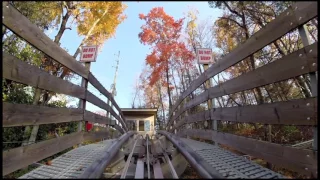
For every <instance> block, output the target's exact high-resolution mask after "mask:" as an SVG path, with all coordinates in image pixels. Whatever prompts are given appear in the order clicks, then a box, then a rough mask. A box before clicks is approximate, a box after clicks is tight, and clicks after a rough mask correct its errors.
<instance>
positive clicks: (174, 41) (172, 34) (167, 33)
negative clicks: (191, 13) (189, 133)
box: [139, 7, 193, 109]
mask: <svg viewBox="0 0 320 180" xmlns="http://www.w3.org/2000/svg"><path fill="white" fill-rule="evenodd" d="M139 18H140V19H142V20H144V21H145V22H146V24H145V25H143V26H142V27H141V29H142V32H140V33H139V38H140V42H141V43H143V44H144V45H150V46H152V52H151V54H149V55H148V56H147V57H146V64H147V65H149V66H150V68H151V69H152V72H151V76H150V77H149V82H150V85H154V84H155V83H156V82H158V81H160V83H161V85H162V86H165V87H167V94H168V99H169V109H170V108H171V106H172V99H171V98H172V97H171V90H172V86H171V82H170V79H169V78H170V77H169V72H170V65H172V63H173V61H177V60H178V59H179V60H181V61H183V62H184V63H185V64H190V62H191V60H192V59H193V55H192V53H191V52H190V51H189V50H188V49H187V48H186V46H185V44H184V43H183V42H179V41H178V39H179V37H180V33H181V29H182V24H183V19H178V20H174V18H173V17H171V16H169V15H168V14H166V13H165V11H164V10H163V8H162V7H156V8H153V9H151V11H150V12H149V13H148V14H147V15H144V14H139ZM164 77H165V78H164Z"/></svg>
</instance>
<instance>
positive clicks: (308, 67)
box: [172, 43, 318, 120]
mask: <svg viewBox="0 0 320 180" xmlns="http://www.w3.org/2000/svg"><path fill="white" fill-rule="evenodd" d="M317 49H318V43H314V44H312V45H310V46H306V47H304V48H302V49H300V50H298V51H296V52H293V53H291V54H289V55H287V56H284V57H283V58H281V59H278V60H276V61H274V62H271V63H269V64H267V65H264V66H262V67H260V68H258V69H256V70H254V71H250V72H248V73H246V74H243V75H241V76H238V77H236V78H234V79H231V80H228V81H226V82H224V83H222V84H219V85H217V86H215V87H212V88H210V89H208V90H206V91H205V92H203V93H201V94H200V95H198V96H196V97H195V98H194V99H192V100H191V101H189V102H188V103H186V104H185V105H184V106H183V107H182V108H180V110H179V111H178V112H177V113H176V114H175V116H174V117H172V120H176V119H177V118H178V117H179V116H180V115H181V114H182V113H183V112H185V111H186V110H188V109H190V108H192V107H194V106H197V105H199V104H200V103H202V102H205V101H207V100H209V99H213V98H216V97H221V96H224V95H228V94H232V93H236V92H240V91H244V90H248V89H252V88H255V87H259V86H263V85H268V84H271V83H274V82H278V81H282V80H286V79H289V78H292V77H297V76H299V75H303V74H307V73H310V72H316V71H317V70H318V67H317V66H316V65H315V64H316V63H317V59H318V52H317ZM302 67H304V68H303V69H302ZM244 82H246V83H244Z"/></svg>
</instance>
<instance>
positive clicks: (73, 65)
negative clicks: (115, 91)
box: [2, 2, 128, 131]
mask: <svg viewBox="0 0 320 180" xmlns="http://www.w3.org/2000/svg"><path fill="white" fill-rule="evenodd" d="M2 5H3V6H2V11H3V14H2V16H3V25H5V26H6V27H7V28H8V29H10V30H11V31H12V32H14V33H15V34H16V35H18V36H20V37H21V38H23V39H24V40H25V41H27V42H28V43H30V44H31V45H32V46H34V47H35V48H37V49H39V50H40V51H42V52H43V53H45V54H47V55H48V56H50V57H51V58H52V59H54V60H55V61H57V62H59V63H61V64H62V65H64V66H66V67H67V68H69V69H71V70H72V71H73V72H74V73H76V74H79V75H80V76H81V77H83V78H85V79H87V80H88V81H89V82H90V83H91V84H92V85H93V86H94V87H96V88H97V89H98V90H99V91H100V92H101V93H102V94H103V95H105V96H106V97H107V98H108V99H109V100H110V101H111V102H112V103H113V105H114V107H115V108H116V109H117V110H118V112H119V113H120V115H121V118H120V117H119V116H118V115H117V114H116V113H115V112H114V110H112V109H111V107H110V106H109V105H107V106H106V105H104V106H103V107H104V108H103V109H105V110H107V111H108V112H110V111H111V114H112V115H113V116H114V117H115V118H116V119H118V120H119V122H120V123H121V125H122V127H123V128H124V130H125V131H127V130H128V129H127V127H126V124H125V118H124V116H123V114H122V111H121V109H120V108H119V106H118V105H117V103H116V102H115V101H114V99H113V97H112V95H111V94H110V93H109V92H108V91H107V90H106V89H105V88H104V87H103V86H102V85H101V83H100V82H99V81H98V80H97V79H96V78H95V77H94V76H93V75H92V73H90V71H88V70H86V68H85V67H84V66H83V65H82V64H81V63H79V62H78V61H76V60H75V59H74V58H73V57H72V56H71V55H69V54H68V53H67V52H66V51H65V50H63V49H62V48H61V47H60V46H59V45H58V44H56V43H54V42H53V41H52V40H51V39H50V38H49V37H48V36H47V35H46V34H45V33H43V32H42V31H41V30H40V29H39V28H38V27H37V26H36V25H34V24H32V23H31V22H30V20H28V19H27V18H26V17H25V16H24V15H22V14H21V13H20V12H19V11H18V10H17V9H15V8H14V7H13V6H12V5H11V4H9V3H8V2H3V3H2ZM4 55H5V56H4V60H5V63H4V65H5V66H6V67H5V68H4V70H5V71H4V72H3V75H4V77H5V78H11V79H12V80H14V81H16V82H20V83H24V84H27V85H30V86H33V87H38V88H40V89H46V90H50V91H54V92H57V93H62V94H67V95H70V96H74V97H77V98H80V99H85V97H86V95H88V91H86V90H85V89H84V88H82V87H79V86H77V85H73V84H72V83H69V82H67V81H64V80H62V79H60V78H58V77H55V76H50V74H48V73H46V72H45V71H42V70H40V69H39V68H37V67H32V66H31V65H28V64H27V63H24V62H22V61H20V60H18V59H17V58H15V57H14V56H11V55H9V54H6V53H5V54H4ZM11 61H13V62H11ZM24 68H26V69H24ZM30 77H35V78H30ZM89 96H90V98H91V99H90V100H91V101H94V100H93V99H95V97H93V96H94V95H92V94H90V93H89ZM94 102H96V101H94ZM93 104H94V103H93ZM98 104H99V105H101V103H98ZM99 107H100V106H99Z"/></svg>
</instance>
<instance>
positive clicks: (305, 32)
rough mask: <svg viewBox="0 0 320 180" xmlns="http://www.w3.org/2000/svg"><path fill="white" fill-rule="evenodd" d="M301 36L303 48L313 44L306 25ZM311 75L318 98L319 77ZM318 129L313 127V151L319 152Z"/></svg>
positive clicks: (314, 91) (315, 94)
mask: <svg viewBox="0 0 320 180" xmlns="http://www.w3.org/2000/svg"><path fill="white" fill-rule="evenodd" d="M298 30H299V34H300V37H301V40H302V44H303V46H308V45H310V44H311V42H310V38H309V36H310V34H309V31H308V29H307V26H306V25H303V26H299V27H298ZM315 65H316V66H317V64H315ZM309 75H310V85H311V96H312V97H317V96H318V87H317V80H318V78H317V75H316V73H315V72H312V73H309ZM317 132H318V127H317V126H314V127H313V150H315V151H317V150H318V148H317V147H318V133H317Z"/></svg>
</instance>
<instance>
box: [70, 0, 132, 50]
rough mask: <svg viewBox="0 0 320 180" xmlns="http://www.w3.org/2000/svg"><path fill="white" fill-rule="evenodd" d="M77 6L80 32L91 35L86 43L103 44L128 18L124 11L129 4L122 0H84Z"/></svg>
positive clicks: (80, 33)
mask: <svg viewBox="0 0 320 180" xmlns="http://www.w3.org/2000/svg"><path fill="white" fill-rule="evenodd" d="M77 7H78V9H80V11H79V14H78V17H77V20H76V21H77V22H76V23H77V31H78V34H79V35H80V36H81V35H82V36H85V37H86V36H88V35H89V36H88V38H87V39H86V41H85V45H92V44H96V45H100V46H101V45H102V44H103V43H104V41H105V40H107V39H109V38H111V37H114V36H115V33H116V28H117V26H118V25H119V24H120V23H121V22H123V20H124V19H125V18H126V16H125V15H124V14H123V12H124V10H125V9H126V8H127V6H126V5H125V4H123V3H122V2H117V1H109V2H105V1H94V2H92V1H90V2H89V1H83V2H79V3H78V4H77ZM96 22H97V23H96ZM95 23H96V24H95ZM93 26H94V28H93V29H92V27H93Z"/></svg>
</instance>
